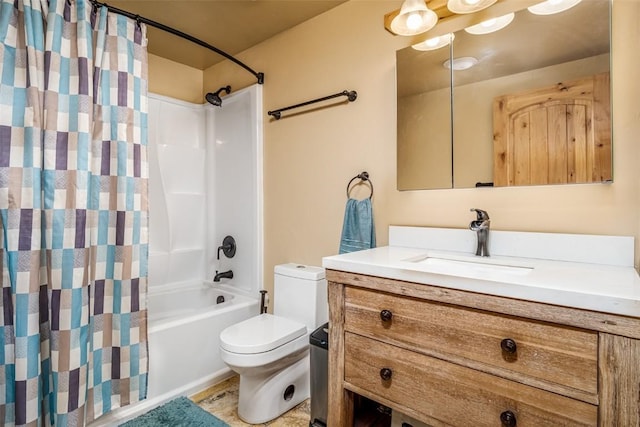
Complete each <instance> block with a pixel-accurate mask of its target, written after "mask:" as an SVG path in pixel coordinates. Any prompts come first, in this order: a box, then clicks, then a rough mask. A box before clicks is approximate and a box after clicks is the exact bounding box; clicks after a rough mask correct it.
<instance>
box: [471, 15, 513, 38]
mask: <svg viewBox="0 0 640 427" xmlns="http://www.w3.org/2000/svg"><path fill="white" fill-rule="evenodd" d="M514 17H515V13H513V12H512V13H508V14H506V15H502V16H499V17H497V18H492V19H487V20H486V21H484V22H481V23H479V24H476V25H472V26H471V27H467V28H465V29H464V30H465V31H466V32H467V33H469V34H489V33H493V32H494V31H498V30H501V29H503V28H504V27H506V26H507V25H509V24H510V23H511V21H513V18H514Z"/></svg>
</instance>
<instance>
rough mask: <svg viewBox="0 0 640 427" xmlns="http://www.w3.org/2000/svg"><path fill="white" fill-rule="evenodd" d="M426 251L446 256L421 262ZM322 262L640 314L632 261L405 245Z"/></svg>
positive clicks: (506, 294)
mask: <svg viewBox="0 0 640 427" xmlns="http://www.w3.org/2000/svg"><path fill="white" fill-rule="evenodd" d="M427 257H433V258H436V259H435V260H434V261H439V260H445V262H444V264H440V263H438V262H436V263H434V264H433V265H430V264H427V263H425V262H416V261H423V260H424V259H425V258H427ZM451 261H453V263H451ZM447 263H449V265H447ZM487 263H488V264H491V265H489V266H487V268H486V269H485V268H484V266H483V265H482V264H487ZM456 264H457V265H456ZM322 265H323V267H325V268H327V269H333V270H341V271H347V272H352V273H358V274H366V275H370V276H378V277H387V278H391V279H397V280H403V281H408V282H415V283H423V284H428V285H433V286H441V287H446V288H451V289H459V290H465V291H471V292H478V293H482V294H487V295H495V296H503V297H509V298H517V299H521V300H527V301H535V302H541V303H548V304H554V305H560V306H565V307H572V308H580V309H587V310H595V311H600V312H604V313H612V314H619V315H627V316H633V317H640V277H639V276H638V273H637V271H636V270H635V268H634V267H633V266H618V265H603V264H594V263H583V262H569V261H554V260H545V259H535V258H518V257H511V256H491V257H488V258H485V257H476V256H475V255H473V254H471V253H469V252H458V251H443V250H433V249H421V248H415V247H403V246H386V247H381V248H376V249H369V250H364V251H359V252H352V253H348V254H343V255H334V256H328V257H325V258H323V262H322ZM505 266H506V267H505Z"/></svg>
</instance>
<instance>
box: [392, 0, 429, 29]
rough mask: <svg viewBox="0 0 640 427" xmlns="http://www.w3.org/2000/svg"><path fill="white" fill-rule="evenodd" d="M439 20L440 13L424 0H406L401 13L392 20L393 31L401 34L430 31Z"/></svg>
mask: <svg viewBox="0 0 640 427" xmlns="http://www.w3.org/2000/svg"><path fill="white" fill-rule="evenodd" d="M437 22H438V15H436V13H435V12H434V11H432V10H431V9H429V8H428V7H427V4H426V3H425V2H424V0H404V3H402V7H401V8H400V13H399V14H398V16H396V17H395V18H393V20H392V21H391V31H393V33H394V34H397V35H399V36H415V35H416V34H421V33H424V32H425V31H429V30H430V29H432V28H433V27H434V26H435V25H436V23H437Z"/></svg>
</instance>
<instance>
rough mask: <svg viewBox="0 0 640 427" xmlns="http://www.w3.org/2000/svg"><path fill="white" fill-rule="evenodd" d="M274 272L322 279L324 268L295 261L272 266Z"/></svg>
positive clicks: (302, 277)
mask: <svg viewBox="0 0 640 427" xmlns="http://www.w3.org/2000/svg"><path fill="white" fill-rule="evenodd" d="M274 272H275V274H280V275H282V276H289V277H295V278H298V279H306V280H321V279H324V268H322V267H315V266H312V265H303V264H296V263H292V262H291V263H288V264H280V265H276V266H275V268H274Z"/></svg>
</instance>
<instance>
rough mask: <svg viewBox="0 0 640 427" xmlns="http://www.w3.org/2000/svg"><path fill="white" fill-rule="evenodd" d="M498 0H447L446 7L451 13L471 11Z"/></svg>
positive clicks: (483, 7) (485, 6) (484, 7)
mask: <svg viewBox="0 0 640 427" xmlns="http://www.w3.org/2000/svg"><path fill="white" fill-rule="evenodd" d="M496 1H498V0H449V1H448V2H447V9H449V10H450V11H451V12H453V13H473V12H477V11H479V10H482V9H486V8H488V7H489V6H491V5H492V4H494V3H495V2H496Z"/></svg>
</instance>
